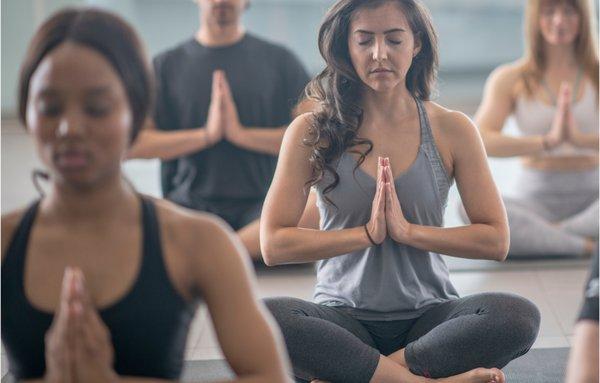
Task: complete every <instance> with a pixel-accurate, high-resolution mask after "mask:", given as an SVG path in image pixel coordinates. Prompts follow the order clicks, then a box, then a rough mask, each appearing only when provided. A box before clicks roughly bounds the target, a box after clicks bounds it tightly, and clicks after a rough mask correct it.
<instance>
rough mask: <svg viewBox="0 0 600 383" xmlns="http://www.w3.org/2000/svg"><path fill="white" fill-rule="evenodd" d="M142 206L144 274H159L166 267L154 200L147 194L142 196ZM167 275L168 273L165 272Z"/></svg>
mask: <svg viewBox="0 0 600 383" xmlns="http://www.w3.org/2000/svg"><path fill="white" fill-rule="evenodd" d="M140 198H141V207H142V238H143V246H142V256H143V258H142V272H143V273H142V274H141V275H153V276H157V273H158V274H162V272H163V271H164V269H165V266H164V260H163V254H162V243H161V238H160V226H159V223H158V216H157V213H156V207H155V206H154V202H153V201H152V200H151V199H150V198H149V197H147V196H140ZM165 275H166V274H165Z"/></svg>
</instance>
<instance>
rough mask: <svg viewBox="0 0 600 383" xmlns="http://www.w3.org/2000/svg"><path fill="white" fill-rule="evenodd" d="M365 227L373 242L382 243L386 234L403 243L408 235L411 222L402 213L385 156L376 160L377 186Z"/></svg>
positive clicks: (388, 162) (388, 161)
mask: <svg viewBox="0 0 600 383" xmlns="http://www.w3.org/2000/svg"><path fill="white" fill-rule="evenodd" d="M365 228H366V230H367V233H368V235H369V237H370V240H372V241H373V242H374V243H375V244H380V243H382V242H383V241H384V240H385V238H386V237H387V236H389V237H390V238H392V239H393V240H394V241H396V242H399V243H405V242H406V241H407V239H408V237H409V235H410V228H411V224H410V223H409V222H408V221H407V220H406V218H404V214H403V213H402V206H400V201H399V200H398V195H397V194H396V185H395V184H394V177H393V175H392V168H391V166H390V160H389V158H387V157H385V158H383V157H379V158H378V160H377V186H376V190H375V197H374V198H373V204H372V206H371V219H370V220H369V222H368V223H367V224H366V226H365Z"/></svg>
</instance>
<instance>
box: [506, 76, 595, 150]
mask: <svg viewBox="0 0 600 383" xmlns="http://www.w3.org/2000/svg"><path fill="white" fill-rule="evenodd" d="M574 93H576V92H574ZM572 110H573V116H574V118H575V121H576V122H577V126H578V127H579V130H580V131H581V132H583V133H598V129H599V128H598V124H599V121H598V102H597V99H596V92H594V88H593V87H592V85H591V84H590V83H589V82H588V81H586V82H585V83H584V90H583V97H581V99H580V100H579V101H576V102H574V103H573V104H572ZM555 113H556V105H548V104H546V103H544V102H542V101H540V100H538V99H535V98H528V97H525V96H524V95H520V96H519V97H517V99H516V103H515V110H514V116H515V120H516V122H517V127H518V128H519V131H520V133H521V135H523V136H536V135H543V134H546V133H548V131H549V130H550V128H551V126H552V121H553V120H554V114H555ZM597 154H598V151H597V150H594V149H587V148H578V147H576V146H574V145H572V144H571V143H568V142H564V143H562V144H560V145H559V146H557V147H556V148H553V149H551V150H548V151H546V152H544V154H543V156H586V155H597Z"/></svg>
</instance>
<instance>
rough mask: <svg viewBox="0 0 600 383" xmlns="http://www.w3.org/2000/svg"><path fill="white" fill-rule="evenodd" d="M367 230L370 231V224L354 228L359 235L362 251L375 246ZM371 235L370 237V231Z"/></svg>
mask: <svg viewBox="0 0 600 383" xmlns="http://www.w3.org/2000/svg"><path fill="white" fill-rule="evenodd" d="M365 228H366V229H368V223H367V224H365V225H363V226H359V227H356V228H354V230H355V231H356V234H357V238H358V243H359V245H360V248H362V249H366V248H368V247H371V246H373V244H372V243H371V240H370V239H369V236H367V231H366V230H365ZM369 235H370V231H369Z"/></svg>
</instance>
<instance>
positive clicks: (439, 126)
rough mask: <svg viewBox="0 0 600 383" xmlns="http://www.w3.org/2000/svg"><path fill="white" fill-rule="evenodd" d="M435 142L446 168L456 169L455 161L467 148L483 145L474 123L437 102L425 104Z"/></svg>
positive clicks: (461, 113) (460, 113) (467, 117)
mask: <svg viewBox="0 0 600 383" xmlns="http://www.w3.org/2000/svg"><path fill="white" fill-rule="evenodd" d="M425 105H426V109H427V113H428V115H429V119H430V121H431V129H432V132H433V137H434V140H435V142H436V144H437V147H438V149H439V151H440V154H441V155H442V159H443V160H444V163H445V164H446V166H447V167H448V168H450V169H453V168H454V165H451V164H454V162H455V160H456V159H457V158H458V157H459V156H460V155H461V154H462V153H464V152H465V150H464V149H465V148H476V147H479V146H481V145H482V142H481V136H480V134H479V131H478V129H477V127H476V126H475V124H474V123H473V121H472V120H471V119H470V118H469V116H467V115H466V114H464V113H463V112H459V111H457V110H452V109H449V108H445V107H443V106H441V105H439V104H437V103H435V102H427V103H425Z"/></svg>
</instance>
